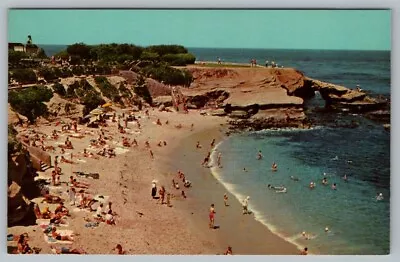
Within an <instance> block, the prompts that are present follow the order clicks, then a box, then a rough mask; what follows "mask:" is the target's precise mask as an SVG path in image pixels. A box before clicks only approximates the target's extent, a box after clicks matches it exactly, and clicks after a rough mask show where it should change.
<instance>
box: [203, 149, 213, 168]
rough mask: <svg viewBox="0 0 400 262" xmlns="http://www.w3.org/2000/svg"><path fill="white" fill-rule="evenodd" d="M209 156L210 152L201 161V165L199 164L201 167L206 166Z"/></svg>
mask: <svg viewBox="0 0 400 262" xmlns="http://www.w3.org/2000/svg"><path fill="white" fill-rule="evenodd" d="M210 155H211V152H208V154H207V156H206V157H205V158H204V160H203V163H202V164H201V165H202V166H205V165H206V166H207V165H208V162H209V161H210Z"/></svg>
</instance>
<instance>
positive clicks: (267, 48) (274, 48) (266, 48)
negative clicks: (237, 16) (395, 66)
mask: <svg viewBox="0 0 400 262" xmlns="http://www.w3.org/2000/svg"><path fill="white" fill-rule="evenodd" d="M13 43H14V42H13ZM78 43H83V44H85V45H88V46H95V45H110V44H119V45H122V44H128V45H135V44H133V43H127V42H124V43H116V42H110V43H98V44H86V43H84V42H76V43H73V44H78ZM73 44H36V45H38V46H40V45H53V46H69V45H73ZM155 45H181V44H152V45H148V46H141V45H135V46H138V47H149V46H155ZM181 46H183V47H185V48H188V49H189V48H198V49H202V48H203V49H263V50H321V51H389V52H391V51H392V50H391V49H324V48H276V47H198V46H190V47H189V46H184V45H181Z"/></svg>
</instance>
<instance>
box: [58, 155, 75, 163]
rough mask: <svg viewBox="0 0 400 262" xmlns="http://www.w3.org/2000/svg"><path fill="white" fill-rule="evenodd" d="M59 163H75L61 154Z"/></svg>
mask: <svg viewBox="0 0 400 262" xmlns="http://www.w3.org/2000/svg"><path fill="white" fill-rule="evenodd" d="M60 162H61V163H67V164H75V163H74V161H71V160H68V159H66V158H65V157H64V156H61V160H60Z"/></svg>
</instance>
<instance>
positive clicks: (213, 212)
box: [209, 204, 216, 228]
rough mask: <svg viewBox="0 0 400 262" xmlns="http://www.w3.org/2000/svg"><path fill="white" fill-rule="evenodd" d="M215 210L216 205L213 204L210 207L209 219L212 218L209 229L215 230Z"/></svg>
mask: <svg viewBox="0 0 400 262" xmlns="http://www.w3.org/2000/svg"><path fill="white" fill-rule="evenodd" d="M215 213H216V212H215V208H214V204H211V207H210V214H209V218H210V223H209V227H210V228H214V217H215Z"/></svg>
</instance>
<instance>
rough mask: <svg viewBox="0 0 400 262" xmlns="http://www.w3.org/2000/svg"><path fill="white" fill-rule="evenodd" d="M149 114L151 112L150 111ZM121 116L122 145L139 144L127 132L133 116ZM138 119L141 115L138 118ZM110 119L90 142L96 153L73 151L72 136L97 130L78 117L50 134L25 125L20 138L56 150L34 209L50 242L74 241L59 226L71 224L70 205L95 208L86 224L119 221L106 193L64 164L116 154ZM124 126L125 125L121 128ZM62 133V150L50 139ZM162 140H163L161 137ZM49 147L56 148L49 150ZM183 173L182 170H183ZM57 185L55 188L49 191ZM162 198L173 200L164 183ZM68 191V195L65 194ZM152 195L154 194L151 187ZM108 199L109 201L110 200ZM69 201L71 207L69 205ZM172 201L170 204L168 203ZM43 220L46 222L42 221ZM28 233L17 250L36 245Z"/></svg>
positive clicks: (118, 248)
mask: <svg viewBox="0 0 400 262" xmlns="http://www.w3.org/2000/svg"><path fill="white" fill-rule="evenodd" d="M147 115H148V113H147ZM101 118H102V119H103V120H105V119H107V118H106V116H104V115H102V116H101ZM118 118H119V120H120V119H125V124H124V127H122V126H121V125H120V124H119V120H117V119H116V114H113V116H112V120H111V123H117V127H118V132H119V133H123V134H125V135H124V137H122V146H124V147H131V146H134V147H137V146H138V142H137V140H136V139H133V142H130V141H129V138H128V137H127V134H126V130H125V129H126V128H127V126H128V119H132V118H131V117H129V118H127V117H125V116H124V115H122V116H118ZM135 119H136V121H137V120H138V118H135ZM111 123H107V122H104V125H103V126H102V127H100V130H99V137H98V139H92V140H91V143H90V145H89V146H90V148H91V149H94V150H96V149H99V148H101V150H100V151H98V152H97V154H96V155H95V154H93V153H92V152H89V151H88V148H85V149H84V150H83V152H82V153H75V154H73V152H72V151H73V150H74V149H75V147H74V146H73V144H72V141H71V140H70V138H75V139H81V138H83V137H85V136H86V135H90V136H93V135H94V133H93V131H92V130H90V131H88V130H84V128H78V123H77V121H76V120H72V122H70V123H65V122H61V121H58V122H56V123H55V125H56V127H57V126H61V130H57V129H54V130H52V131H51V134H50V135H47V134H44V133H40V132H36V131H34V130H33V129H25V135H23V136H22V137H21V140H22V141H23V142H25V143H26V145H28V146H35V147H39V148H41V149H43V150H44V151H47V152H48V153H53V154H57V155H56V156H55V158H54V165H53V168H54V169H53V170H51V176H50V177H48V178H45V177H43V176H42V177H43V178H41V179H42V180H43V179H44V180H45V181H48V182H49V183H50V185H49V186H46V185H45V186H44V187H42V192H41V197H42V200H41V202H38V203H36V204H35V205H34V213H35V215H36V219H37V223H39V226H40V227H41V228H42V229H43V233H44V234H45V235H46V236H47V238H48V239H49V241H50V242H51V243H53V242H54V243H56V242H57V241H69V242H73V241H74V236H76V235H74V234H73V233H68V234H64V233H62V232H63V231H60V232H59V230H58V227H59V226H68V220H69V219H71V209H74V212H76V211H75V209H77V210H88V211H89V212H94V215H93V218H92V219H90V218H85V221H86V224H85V227H92V228H93V227H97V226H98V225H99V223H105V224H108V225H116V224H117V223H116V219H115V216H117V214H116V212H114V210H113V209H112V202H110V201H109V200H107V199H106V198H105V197H104V196H103V195H101V194H98V195H95V194H93V192H90V191H92V190H90V184H89V183H87V182H84V181H81V180H78V179H77V177H75V176H73V175H70V176H69V180H67V181H65V180H63V177H65V175H66V172H65V170H62V168H61V165H63V164H75V163H77V162H74V161H73V159H74V157H75V158H76V159H77V160H79V158H80V157H85V158H93V159H95V160H96V159H99V156H104V157H105V156H107V157H116V153H115V150H114V148H112V147H111V145H110V144H109V142H112V141H113V140H115V138H113V137H111V136H108V135H106V134H105V132H107V130H106V129H103V128H107V127H108V126H109V125H110V124H111ZM121 128H122V129H124V130H123V132H121ZM61 136H66V139H65V141H64V143H63V144H58V146H57V148H59V149H60V152H59V153H57V152H56V147H54V146H49V145H48V143H51V142H53V143H56V144H57V141H58V140H59V139H60V137H61ZM160 143H161V141H160ZM166 145H167V142H166V141H162V143H161V144H159V146H166ZM50 147H52V148H53V150H48V149H49V148H50ZM145 148H148V149H150V143H149V141H148V140H147V141H146V142H145ZM67 153H69V154H70V158H66V154H67ZM150 153H151V155H152V157H154V155H153V153H152V151H151V150H150ZM76 173H77V174H78V175H80V176H81V177H82V178H83V177H85V178H96V177H97V178H98V177H99V175H98V174H85V173H82V172H76ZM182 175H183V173H182ZM82 178H81V179H82ZM183 184H184V187H185V188H189V187H190V186H191V182H190V181H188V180H186V179H185V178H184V175H183ZM53 188H54V190H55V191H54V192H52V193H50V192H51V191H52V190H53ZM89 190H90V191H89ZM159 194H160V198H161V202H162V203H164V201H165V200H164V198H165V195H167V203H169V201H170V194H169V193H168V194H166V191H165V188H164V187H161V189H160V191H159ZM64 195H66V196H67V197H66V198H65V196H64ZM152 195H154V193H153V191H152ZM182 196H183V197H185V198H186V194H185V192H184V191H183V190H182ZM107 201H108V202H107ZM43 203H44V204H57V207H56V208H55V209H54V211H53V210H51V209H50V207H49V206H44V207H42V208H41V207H40V205H42V204H43ZM66 205H68V207H67V206H66ZM106 205H107V208H105V206H106ZM168 205H169V204H168ZM43 221H44V222H45V224H43ZM27 240H28V237H27V236H25V235H21V236H19V237H18V241H19V242H18V245H17V252H18V253H33V252H34V251H32V250H33V249H30V248H29V245H28V244H27ZM50 242H49V243H50ZM52 249H53V250H54V252H55V253H57V254H60V253H62V254H65V253H70V254H83V253H85V251H83V250H82V249H79V248H76V249H71V248H66V247H54V246H52ZM115 251H116V252H117V253H118V254H123V253H125V251H123V250H122V246H121V245H120V244H118V245H117V246H116V248H115Z"/></svg>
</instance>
